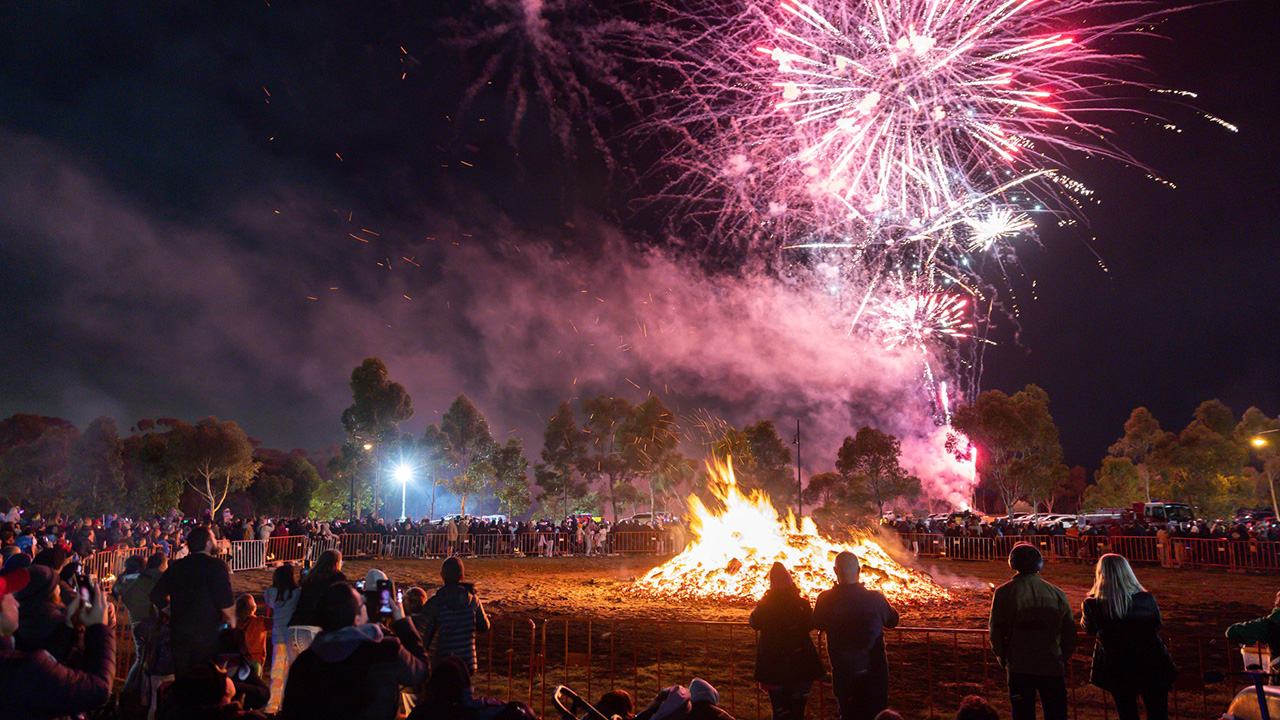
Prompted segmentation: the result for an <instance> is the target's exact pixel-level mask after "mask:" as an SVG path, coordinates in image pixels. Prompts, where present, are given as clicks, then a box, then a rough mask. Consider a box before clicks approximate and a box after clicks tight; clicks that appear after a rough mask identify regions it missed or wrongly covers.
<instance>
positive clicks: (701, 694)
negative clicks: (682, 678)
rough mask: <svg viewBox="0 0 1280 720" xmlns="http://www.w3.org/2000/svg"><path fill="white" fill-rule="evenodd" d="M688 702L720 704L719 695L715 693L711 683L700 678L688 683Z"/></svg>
mask: <svg viewBox="0 0 1280 720" xmlns="http://www.w3.org/2000/svg"><path fill="white" fill-rule="evenodd" d="M689 700H690V702H709V703H711V704H712V705H719V704H720V693H718V692H716V689H715V688H714V687H711V683H709V682H707V681H706V680H703V679H702V678H694V679H693V682H691V683H689Z"/></svg>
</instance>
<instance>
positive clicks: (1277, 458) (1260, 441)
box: [1232, 407, 1280, 518]
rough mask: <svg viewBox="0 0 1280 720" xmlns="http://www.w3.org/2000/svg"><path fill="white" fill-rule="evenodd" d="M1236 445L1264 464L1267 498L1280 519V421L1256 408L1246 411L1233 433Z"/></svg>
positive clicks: (1263, 474)
mask: <svg viewBox="0 0 1280 720" xmlns="http://www.w3.org/2000/svg"><path fill="white" fill-rule="evenodd" d="M1232 435H1233V437H1234V438H1235V441H1236V443H1238V444H1239V445H1240V447H1242V448H1248V449H1249V450H1251V451H1252V452H1253V453H1255V454H1256V455H1257V457H1258V460H1259V462H1260V463H1261V464H1262V472H1261V473H1259V476H1260V478H1261V479H1262V480H1263V482H1264V483H1265V484H1266V487H1267V490H1266V496H1267V497H1270V499H1271V510H1272V512H1274V513H1275V517H1277V518H1280V503H1278V502H1277V501H1276V485H1275V479H1276V477H1277V475H1280V452H1277V447H1280V446H1278V445H1277V443H1278V442H1280V420H1274V419H1272V418H1269V417H1267V415H1266V413H1264V412H1262V411H1261V410H1259V409H1258V408H1256V407H1251V408H1249V409H1248V410H1245V411H1244V415H1243V416H1242V417H1241V418H1240V422H1239V424H1237V425H1236V427H1235V430H1234V431H1233V433H1232Z"/></svg>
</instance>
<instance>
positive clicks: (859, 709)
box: [813, 551, 898, 720]
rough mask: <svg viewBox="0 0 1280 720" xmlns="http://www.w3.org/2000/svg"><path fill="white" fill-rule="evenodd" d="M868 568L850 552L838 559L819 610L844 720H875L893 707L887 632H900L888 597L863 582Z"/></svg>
mask: <svg viewBox="0 0 1280 720" xmlns="http://www.w3.org/2000/svg"><path fill="white" fill-rule="evenodd" d="M861 570H862V566H861V565H860V564H859V562H858V557H857V556H856V555H854V554H853V553H851V552H848V551H845V552H842V553H840V554H839V555H837V556H836V561H835V575H836V586H835V587H833V588H831V589H830V590H824V591H823V592H822V594H821V595H819V596H818V599H817V601H816V602H815V603H814V607H813V628H814V629H815V630H821V631H822V632H824V633H826V634H827V656H828V658H829V659H830V660H831V681H832V682H831V689H832V690H833V691H834V692H835V696H836V703H837V704H838V705H839V707H840V720H872V718H874V717H875V716H876V715H877V714H878V713H879V712H880V711H881V710H885V709H888V707H889V656H888V654H887V653H886V652H885V649H884V629H885V628H893V627H897V626H898V611H897V610H894V609H893V607H892V606H891V605H889V601H888V600H886V599H885V596H884V595H882V594H881V593H879V592H876V591H875V590H870V589H868V588H867V587H866V586H865V585H863V584H862V583H860V582H858V576H859V573H860V572H861Z"/></svg>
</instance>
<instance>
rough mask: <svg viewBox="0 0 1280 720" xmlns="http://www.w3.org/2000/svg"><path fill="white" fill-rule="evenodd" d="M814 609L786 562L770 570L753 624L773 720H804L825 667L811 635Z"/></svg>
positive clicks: (762, 683) (753, 613)
mask: <svg viewBox="0 0 1280 720" xmlns="http://www.w3.org/2000/svg"><path fill="white" fill-rule="evenodd" d="M812 616H813V608H811V607H809V601H808V600H806V599H805V598H804V597H802V596H801V595H800V589H799V588H797V587H796V584H795V582H794V581H793V580H792V579H791V573H789V572H787V569H786V568H785V567H783V565H782V563H774V564H773V567H772V568H770V569H769V590H768V591H767V592H766V593H765V594H764V597H762V598H761V599H760V602H759V603H758V604H757V605H756V607H755V610H753V611H751V617H750V619H749V620H748V622H749V623H750V625H751V627H752V628H754V629H755V630H758V631H759V633H760V634H759V637H758V638H757V640H756V672H755V679H756V682H758V683H760V688H761V689H762V690H764V691H765V692H767V693H768V694H769V703H770V704H771V705H772V707H773V717H774V720H804V706H805V702H806V701H807V700H808V697H809V690H810V689H812V687H813V681H814V680H817V679H818V678H820V677H822V676H823V674H824V672H825V671H824V669H823V667H822V658H820V657H819V656H818V649H817V648H816V647H814V645H813V640H812V639H811V638H810V637H809V627H810V620H811V618H812Z"/></svg>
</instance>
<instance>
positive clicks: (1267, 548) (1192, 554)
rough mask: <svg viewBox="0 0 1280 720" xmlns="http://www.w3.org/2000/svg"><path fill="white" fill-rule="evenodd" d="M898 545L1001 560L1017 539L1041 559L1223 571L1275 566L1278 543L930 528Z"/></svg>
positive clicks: (923, 553) (928, 553) (1278, 566)
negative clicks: (1107, 557) (1118, 558)
mask: <svg viewBox="0 0 1280 720" xmlns="http://www.w3.org/2000/svg"><path fill="white" fill-rule="evenodd" d="M898 537H899V538H900V539H901V542H902V544H903V546H904V547H905V548H906V549H907V550H910V551H911V552H913V553H915V554H916V555H918V556H920V557H945V558H949V559H953V560H1002V559H1004V558H1006V557H1008V555H1009V550H1010V549H1012V547H1013V546H1014V544H1016V543H1019V542H1029V543H1031V544H1033V545H1035V546H1036V547H1038V548H1039V549H1040V552H1041V553H1042V554H1043V555H1044V556H1045V559H1046V560H1050V561H1052V560H1068V561H1088V560H1096V559H1098V558H1099V557H1101V556H1102V555H1104V554H1106V553H1116V554H1119V555H1123V556H1124V557H1125V558H1126V559H1127V560H1129V561H1130V562H1137V563H1158V564H1160V565H1163V566H1164V567H1190V568H1225V569H1228V570H1259V571H1277V570H1280V542H1277V541H1273V540H1272V541H1261V540H1244V541H1232V540H1227V539H1222V538H1189V537H1182V538H1176V537H1169V538H1161V537H1156V536H1150V535H1142V536H1127V535H1125V536H1109V535H1093V536H1070V535H1034V536H1007V537H1003V536H1002V537H994V538H991V537H952V536H944V535H938V534H934V533H899V535H898Z"/></svg>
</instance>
